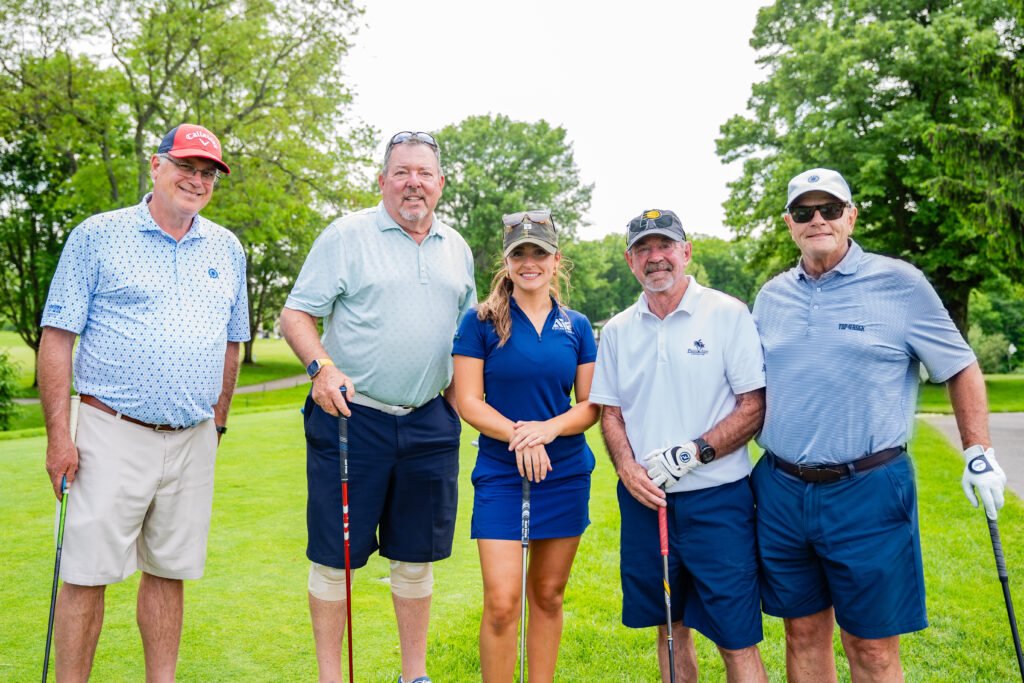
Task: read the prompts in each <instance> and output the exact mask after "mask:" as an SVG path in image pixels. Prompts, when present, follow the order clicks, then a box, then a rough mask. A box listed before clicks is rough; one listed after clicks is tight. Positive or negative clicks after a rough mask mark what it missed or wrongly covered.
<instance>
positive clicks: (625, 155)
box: [346, 0, 770, 239]
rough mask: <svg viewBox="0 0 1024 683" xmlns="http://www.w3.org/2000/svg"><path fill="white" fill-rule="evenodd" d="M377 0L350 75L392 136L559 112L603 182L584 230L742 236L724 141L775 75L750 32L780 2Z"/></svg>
mask: <svg viewBox="0 0 1024 683" xmlns="http://www.w3.org/2000/svg"><path fill="white" fill-rule="evenodd" d="M366 3H367V4H368V7H367V8H366V13H365V14H364V15H363V16H362V17H361V20H360V23H361V24H362V27H361V28H360V30H359V33H358V34H357V35H356V36H355V38H354V46H353V49H352V51H351V54H350V56H349V58H348V59H347V61H346V70H347V72H348V76H349V78H348V82H349V83H352V84H353V88H354V92H355V102H354V105H353V110H354V113H355V114H356V115H357V116H359V117H361V118H362V119H363V120H364V121H366V122H367V123H369V124H371V125H373V126H375V127H376V128H377V129H378V130H380V131H381V135H382V137H384V138H387V137H390V136H391V135H392V134H394V133H395V132H397V131H400V130H414V131H415V130H426V131H431V130H437V129H440V128H442V127H444V126H445V125H448V124H452V123H458V122H460V121H462V120H463V119H465V118H466V117H468V116H474V115H478V114H505V115H507V116H509V117H511V118H512V119H514V120H518V121H530V122H532V121H537V120H539V119H545V120H546V121H548V123H550V124H552V125H558V126H563V127H564V128H565V129H566V132H567V139H568V140H569V141H570V142H571V143H572V145H573V149H574V153H575V159H576V164H577V166H578V167H579V168H580V173H581V176H582V179H583V181H584V182H593V183H594V184H595V186H594V194H593V198H592V202H591V210H590V213H589V214H588V215H587V217H586V219H587V220H588V221H589V222H590V223H591V224H592V225H590V226H589V227H586V228H583V229H581V230H580V231H579V236H580V237H581V238H584V239H593V238H596V237H600V236H602V235H605V234H607V233H609V232H622V231H624V230H625V224H626V222H627V221H628V220H629V219H630V218H631V217H633V216H636V215H637V214H639V213H640V212H641V211H643V210H645V209H650V208H660V209H671V210H673V211H675V212H676V213H677V214H678V215H679V217H680V219H681V220H682V222H683V227H684V228H685V229H686V230H687V232H700V233H705V234H711V235H716V236H719V237H729V236H730V233H729V231H728V229H727V228H725V227H724V226H723V225H722V220H723V217H724V210H723V209H722V202H723V201H725V199H726V197H727V195H728V192H727V188H726V185H725V184H726V182H728V181H729V180H732V179H734V178H736V177H737V176H739V174H740V167H739V164H734V165H730V166H725V165H723V164H722V163H721V162H720V161H719V158H718V156H717V155H716V154H715V139H716V138H717V137H718V136H719V132H718V130H719V126H721V125H722V124H723V123H724V122H725V121H726V120H727V119H728V118H729V117H730V116H732V115H734V114H738V113H742V112H744V111H745V109H746V101H747V98H748V97H749V96H750V86H751V84H752V83H754V82H755V81H759V80H762V79H763V76H764V74H763V73H762V72H761V71H760V69H759V68H758V67H757V65H756V64H755V63H754V58H755V55H754V51H753V50H752V49H751V47H750V45H749V40H750V37H751V35H752V32H753V28H754V22H755V19H756V16H757V10H758V8H759V7H761V6H763V5H766V4H770V2H769V0H718V2H711V3H707V2H692V1H690V0H620V1H619V2H615V3H602V2H593V1H591V2H586V1H583V0H520V1H519V2H509V3H492V2H487V1H486V0H440V1H439V2H433V3H424V2H412V0H366ZM604 7H608V8H609V9H608V10H605V9H603V8H604ZM383 151H384V146H383V140H382V141H381V143H380V145H379V148H378V150H377V158H378V159H379V158H380V157H382V156H383ZM443 151H444V150H443V149H442V153H443ZM524 208H525V207H524Z"/></svg>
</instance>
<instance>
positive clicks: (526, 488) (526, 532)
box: [519, 477, 530, 683]
mask: <svg viewBox="0 0 1024 683" xmlns="http://www.w3.org/2000/svg"><path fill="white" fill-rule="evenodd" d="M522 510H523V518H522V522H523V524H522V531H523V533H522V540H523V590H522V594H521V595H520V597H519V607H520V614H519V683H522V682H523V681H524V680H525V678H526V557H527V554H528V552H529V549H530V480H529V479H527V478H526V477H523V507H522Z"/></svg>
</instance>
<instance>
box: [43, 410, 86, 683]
mask: <svg viewBox="0 0 1024 683" xmlns="http://www.w3.org/2000/svg"><path fill="white" fill-rule="evenodd" d="M81 400H82V399H81V397H79V396H78V394H75V395H74V396H72V397H71V405H70V406H69V409H68V423H69V428H70V429H69V431H70V433H71V443H74V442H75V436H76V435H77V434H78V406H79V404H80V403H81ZM69 492H70V487H69V486H68V478H67V477H66V476H64V477H61V479H60V512H59V513H58V515H59V517H58V522H57V558H56V559H55V560H54V562H53V587H52V588H51V589H50V620H49V622H48V623H47V625H46V653H45V654H44V655H43V683H46V674H47V673H48V671H49V669H50V643H51V642H52V641H53V615H54V612H55V610H56V608H57V584H58V582H59V581H60V553H61V550H62V549H63V548H64V515H65V514H66V513H67V510H68V494H69Z"/></svg>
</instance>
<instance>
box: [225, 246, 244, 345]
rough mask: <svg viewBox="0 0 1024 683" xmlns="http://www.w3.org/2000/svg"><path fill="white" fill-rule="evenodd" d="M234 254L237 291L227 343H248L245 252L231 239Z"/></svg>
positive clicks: (229, 323) (229, 322)
mask: <svg viewBox="0 0 1024 683" xmlns="http://www.w3.org/2000/svg"><path fill="white" fill-rule="evenodd" d="M231 248H232V251H233V252H234V266H235V276H236V277H237V278H238V290H237V291H236V292H235V303H234V304H232V307H231V318H230V319H229V320H228V330H227V334H228V341H233V342H245V341H249V336H250V333H249V281H248V280H247V279H246V276H245V251H244V250H243V249H242V245H241V243H239V241H238V239H237V238H233V239H232V244H231Z"/></svg>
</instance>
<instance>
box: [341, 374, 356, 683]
mask: <svg viewBox="0 0 1024 683" xmlns="http://www.w3.org/2000/svg"><path fill="white" fill-rule="evenodd" d="M341 396H342V398H344V397H345V387H341ZM338 455H339V457H340V459H341V516H342V523H343V524H344V529H345V609H346V610H347V611H348V624H347V627H348V681H349V683H353V681H354V680H355V679H354V678H353V667H352V560H351V558H350V557H349V539H348V418H347V417H345V416H344V415H343V414H342V413H341V411H338Z"/></svg>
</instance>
